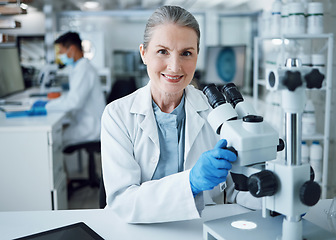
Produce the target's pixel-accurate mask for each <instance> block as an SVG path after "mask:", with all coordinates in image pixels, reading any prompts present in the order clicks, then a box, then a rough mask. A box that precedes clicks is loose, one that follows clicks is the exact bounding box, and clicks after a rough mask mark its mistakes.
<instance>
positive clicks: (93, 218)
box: [0, 199, 336, 240]
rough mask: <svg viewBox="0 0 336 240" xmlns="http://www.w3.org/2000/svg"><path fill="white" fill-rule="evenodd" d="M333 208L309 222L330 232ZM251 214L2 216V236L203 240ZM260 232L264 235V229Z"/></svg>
mask: <svg viewBox="0 0 336 240" xmlns="http://www.w3.org/2000/svg"><path fill="white" fill-rule="evenodd" d="M330 204H331V199H328V200H321V201H320V202H318V203H317V205H315V206H314V207H312V208H310V210H309V212H308V213H307V214H306V216H305V219H307V220H308V221H310V222H312V223H314V224H316V225H318V226H319V227H321V228H324V229H328V223H327V214H326V211H327V210H328V209H329V207H330ZM249 212H251V210H249V209H246V208H244V207H241V206H239V205H237V204H219V205H213V206H206V207H205V209H204V211H203V214H202V218H201V219H195V220H188V221H177V222H168V223H155V224H128V223H126V222H124V221H123V220H122V219H120V218H119V217H118V216H117V215H116V214H115V213H114V212H112V211H111V210H108V209H89V210H59V211H24V212H0V235H1V239H13V238H18V237H23V236H27V235H30V234H35V233H39V232H41V231H46V230H50V229H54V228H58V227H62V226H66V225H70V224H74V223H77V222H84V223H85V224H86V225H88V226H89V227H90V228H91V229H93V230H94V231H95V232H96V233H97V234H99V235H100V236H101V237H102V238H104V239H111V240H112V239H123V240H131V239H137V240H142V239H143V240H145V239H146V240H148V239H160V240H171V239H186V240H189V239H190V240H201V239H203V223H204V222H209V221H210V220H214V219H220V218H223V217H229V216H233V215H238V214H244V213H249ZM279 227H280V226H279ZM258 231H260V233H261V234H260V235H262V226H260V229H259V230H258ZM246 234H248V232H244V235H243V238H246V236H247V235H246ZM335 238H336V235H335Z"/></svg>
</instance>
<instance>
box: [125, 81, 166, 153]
mask: <svg viewBox="0 0 336 240" xmlns="http://www.w3.org/2000/svg"><path fill="white" fill-rule="evenodd" d="M139 91H140V92H139V94H137V96H136V97H135V99H134V102H133V105H132V107H131V113H136V114H141V115H143V118H140V119H142V121H141V122H139V126H140V128H141V129H142V130H143V132H144V134H146V135H148V137H149V138H150V139H151V140H152V141H153V142H154V144H155V146H156V147H157V149H158V150H160V145H159V135H158V131H157V126H156V121H155V117H154V112H153V108H152V97H151V93H150V83H148V84H147V85H146V86H145V87H144V88H142V89H140V90H139Z"/></svg>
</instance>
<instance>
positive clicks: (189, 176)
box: [101, 6, 246, 223]
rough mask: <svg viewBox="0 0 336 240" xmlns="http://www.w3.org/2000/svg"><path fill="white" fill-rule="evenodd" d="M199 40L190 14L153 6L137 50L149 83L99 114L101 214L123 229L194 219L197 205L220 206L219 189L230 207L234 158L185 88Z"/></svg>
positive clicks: (204, 107)
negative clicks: (108, 213)
mask: <svg viewBox="0 0 336 240" xmlns="http://www.w3.org/2000/svg"><path fill="white" fill-rule="evenodd" d="M199 41H200V31H199V26H198V23H197V21H196V19H195V18H194V16H193V15H192V14H190V13H189V12H188V11H186V10H185V9H183V8H180V7H177V6H163V7H160V8H158V9H157V10H156V11H155V12H154V13H153V14H152V16H151V17H150V18H149V20H148V22H147V24H146V28H145V33H144V42H143V44H141V45H140V54H141V58H142V61H143V63H144V64H145V65H147V72H148V76H149V79H150V81H149V83H148V84H147V85H146V86H145V87H143V88H140V89H138V90H137V91H135V92H134V93H132V94H130V95H128V96H126V97H124V98H121V99H118V100H116V101H114V102H112V103H110V104H109V105H108V106H107V107H106V108H105V111H104V113H103V117H102V132H101V143H102V167H103V177H104V184H105V189H106V201H107V208H111V209H113V210H114V211H115V212H116V213H117V214H118V215H119V216H120V217H122V218H123V219H124V220H125V221H127V222H129V223H153V222H168V221H178V220H187V219H194V218H199V217H200V214H201V212H202V210H203V208H204V204H205V203H224V189H225V188H226V189H225V190H226V191H227V197H228V198H229V199H231V201H235V199H236V197H237V192H236V191H234V190H233V186H232V181H229V180H230V178H229V176H228V171H229V170H230V169H231V162H233V161H235V160H236V156H235V155H234V154H233V153H232V152H230V151H228V150H226V149H223V148H224V147H225V146H226V141H225V140H224V139H222V140H219V137H218V135H216V134H215V132H214V131H213V129H212V128H211V126H210V125H209V124H208V122H207V120H206V118H207V115H208V114H209V112H210V111H211V107H210V106H209V104H208V102H207V99H206V97H205V96H204V95H203V93H202V92H201V91H199V90H196V89H195V88H194V87H192V86H191V85H189V83H190V82H191V80H192V78H193V75H194V72H195V69H196V62H197V57H198V52H199ZM227 177H228V179H227ZM226 179H227V180H228V183H227V184H225V182H226ZM243 198H246V196H243Z"/></svg>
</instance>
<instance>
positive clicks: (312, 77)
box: [305, 68, 324, 88]
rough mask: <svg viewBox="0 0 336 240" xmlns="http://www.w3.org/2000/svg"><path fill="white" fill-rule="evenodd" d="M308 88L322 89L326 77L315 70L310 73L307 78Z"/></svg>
mask: <svg viewBox="0 0 336 240" xmlns="http://www.w3.org/2000/svg"><path fill="white" fill-rule="evenodd" d="M305 79H306V82H307V88H321V87H322V82H323V80H324V75H323V74H321V73H320V71H319V70H318V69H316V68H314V69H313V70H312V71H311V72H310V73H308V74H307V75H306V76H305Z"/></svg>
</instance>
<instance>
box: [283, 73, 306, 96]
mask: <svg viewBox="0 0 336 240" xmlns="http://www.w3.org/2000/svg"><path fill="white" fill-rule="evenodd" d="M302 84H303V82H302V80H301V73H300V72H298V71H293V72H292V71H286V73H285V77H284V79H283V85H284V86H286V87H287V88H288V90H289V91H294V90H295V89H296V88H298V87H300V86H301V85H302Z"/></svg>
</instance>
